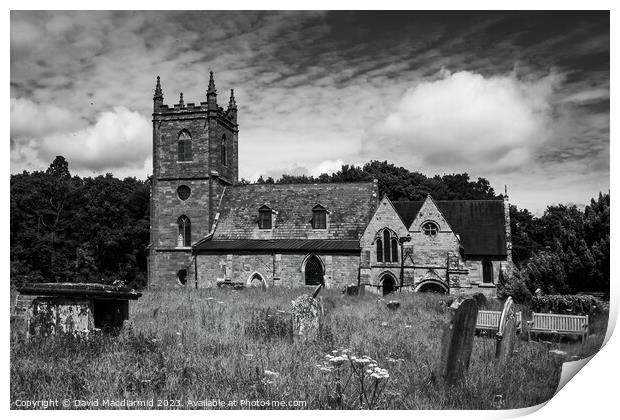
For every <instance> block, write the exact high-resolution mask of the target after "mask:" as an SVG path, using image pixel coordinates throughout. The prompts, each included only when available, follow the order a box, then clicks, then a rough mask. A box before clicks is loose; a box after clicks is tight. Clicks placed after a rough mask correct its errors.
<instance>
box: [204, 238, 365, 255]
mask: <svg viewBox="0 0 620 420" xmlns="http://www.w3.org/2000/svg"><path fill="white" fill-rule="evenodd" d="M194 249H195V250H196V251H319V252H320V251H324V252H327V251H329V252H338V251H340V252H346V251H359V250H360V243H359V241H340V240H336V239H332V240H329V239H232V240H213V241H204V242H201V243H198V244H197V245H196V246H195V247H194Z"/></svg>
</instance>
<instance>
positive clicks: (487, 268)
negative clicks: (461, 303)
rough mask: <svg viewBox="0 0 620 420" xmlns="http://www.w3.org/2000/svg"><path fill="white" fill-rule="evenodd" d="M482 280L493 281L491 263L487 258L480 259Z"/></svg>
mask: <svg viewBox="0 0 620 420" xmlns="http://www.w3.org/2000/svg"><path fill="white" fill-rule="evenodd" d="M482 282H483V283H493V263H492V262H491V261H489V260H484V261H482Z"/></svg>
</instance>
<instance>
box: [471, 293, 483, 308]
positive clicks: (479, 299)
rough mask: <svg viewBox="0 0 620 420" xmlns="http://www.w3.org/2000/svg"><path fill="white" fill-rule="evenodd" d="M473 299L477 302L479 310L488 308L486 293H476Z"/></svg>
mask: <svg viewBox="0 0 620 420" xmlns="http://www.w3.org/2000/svg"><path fill="white" fill-rule="evenodd" d="M472 299H474V300H475V301H476V304H477V305H478V308H479V309H484V308H486V307H487V297H486V296H485V295H484V293H481V292H477V293H474V294H473V296H472Z"/></svg>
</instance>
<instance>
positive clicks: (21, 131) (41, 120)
mask: <svg viewBox="0 0 620 420" xmlns="http://www.w3.org/2000/svg"><path fill="white" fill-rule="evenodd" d="M81 124H82V122H81V121H80V119H79V118H76V116H75V114H74V113H73V112H71V111H69V110H68V109H65V108H61V107H58V106H56V105H52V104H39V103H36V102H34V101H31V100H30V99H25V98H11V138H40V137H42V136H45V135H49V134H54V133H58V132H62V131H68V130H71V129H74V128H77V127H79V126H80V125H81Z"/></svg>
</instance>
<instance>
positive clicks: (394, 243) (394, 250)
mask: <svg viewBox="0 0 620 420" xmlns="http://www.w3.org/2000/svg"><path fill="white" fill-rule="evenodd" d="M392 261H393V262H398V239H396V238H392Z"/></svg>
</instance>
